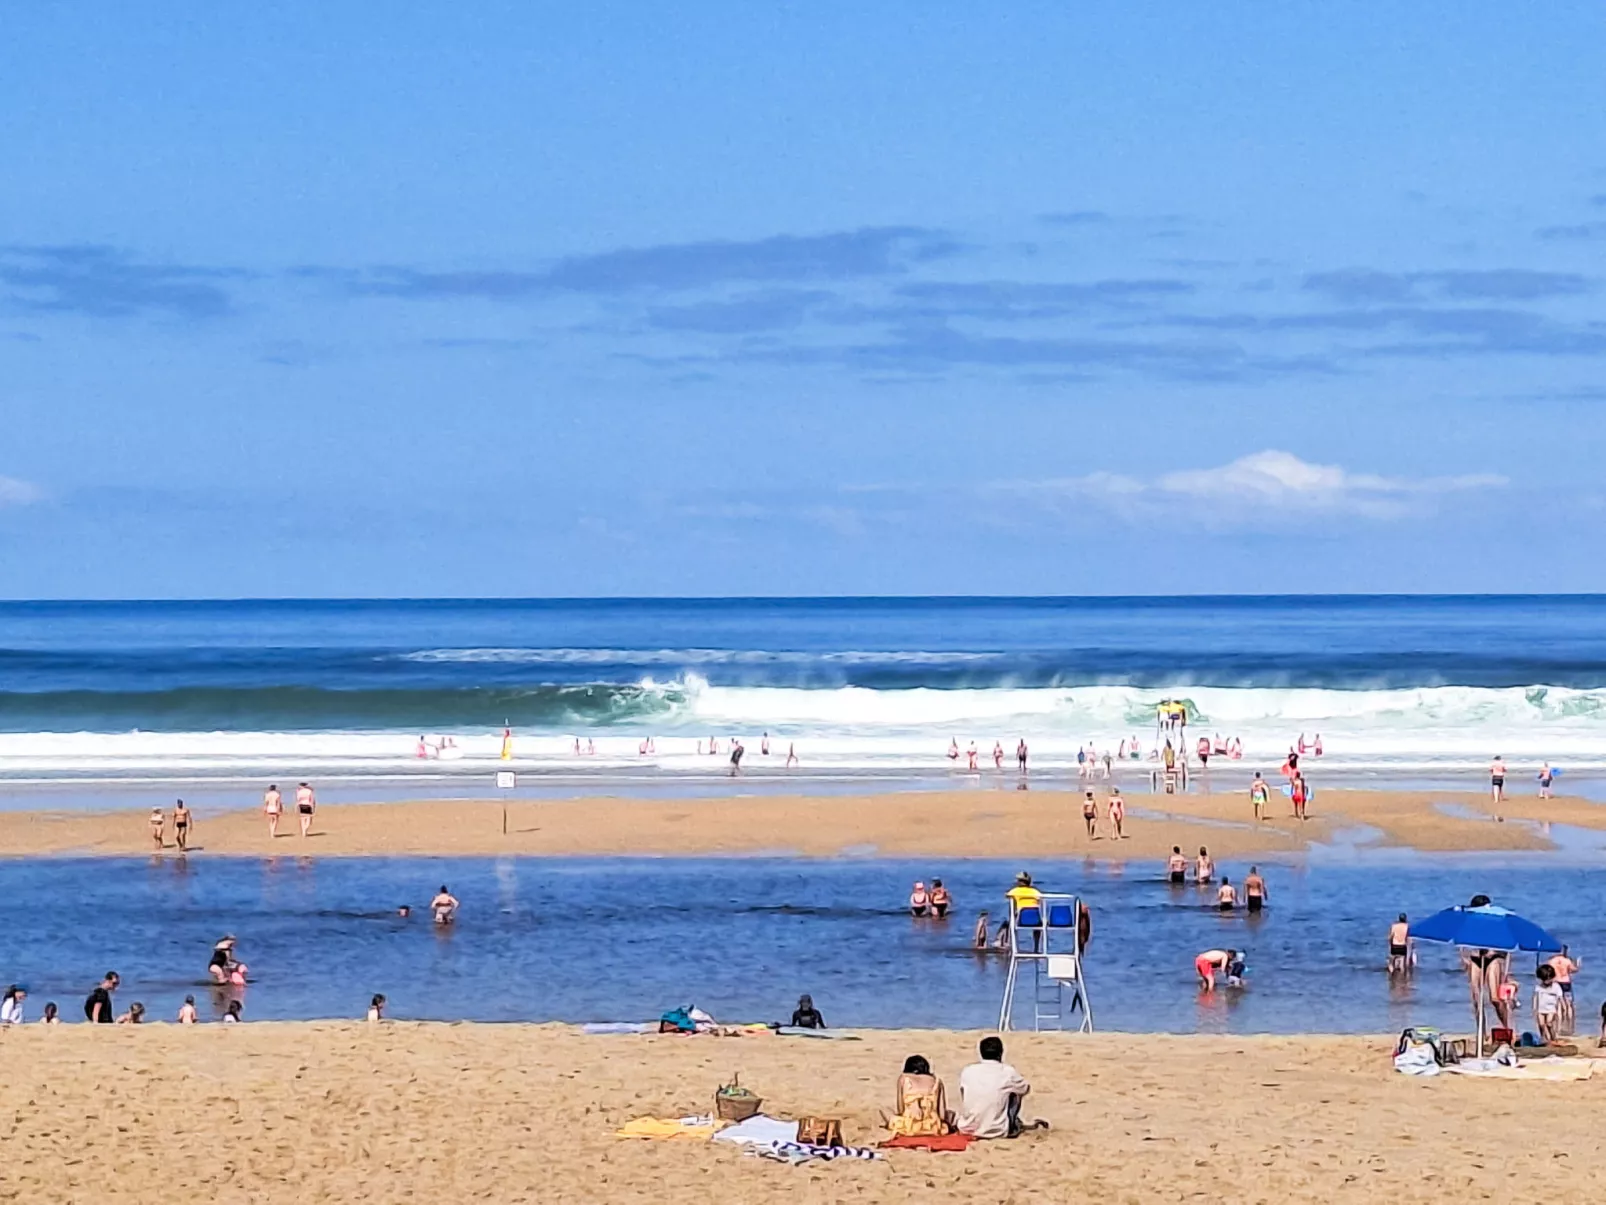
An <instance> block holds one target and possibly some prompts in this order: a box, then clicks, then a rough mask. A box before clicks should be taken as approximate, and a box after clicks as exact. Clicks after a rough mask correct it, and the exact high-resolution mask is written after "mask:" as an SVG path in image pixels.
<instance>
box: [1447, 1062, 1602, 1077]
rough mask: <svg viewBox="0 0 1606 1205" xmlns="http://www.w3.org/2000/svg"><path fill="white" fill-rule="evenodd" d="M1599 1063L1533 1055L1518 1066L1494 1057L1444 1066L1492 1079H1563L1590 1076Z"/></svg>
mask: <svg viewBox="0 0 1606 1205" xmlns="http://www.w3.org/2000/svg"><path fill="white" fill-rule="evenodd" d="M1596 1066H1597V1064H1596V1063H1594V1062H1593V1061H1592V1060H1589V1059H1530V1060H1528V1061H1527V1062H1525V1063H1518V1064H1516V1065H1515V1066H1509V1067H1508V1066H1506V1065H1505V1064H1503V1063H1497V1062H1495V1061H1494V1060H1493V1059H1483V1060H1481V1061H1480V1060H1476V1059H1470V1060H1467V1061H1465V1062H1462V1063H1458V1064H1456V1065H1455V1066H1453V1067H1446V1068H1444V1070H1446V1071H1452V1072H1454V1073H1455V1074H1456V1075H1473V1076H1479V1077H1484V1078H1489V1079H1530V1080H1549V1081H1551V1082H1557V1083H1559V1082H1563V1081H1570V1080H1579V1079H1590V1078H1592V1077H1593V1076H1594V1074H1595V1067H1596Z"/></svg>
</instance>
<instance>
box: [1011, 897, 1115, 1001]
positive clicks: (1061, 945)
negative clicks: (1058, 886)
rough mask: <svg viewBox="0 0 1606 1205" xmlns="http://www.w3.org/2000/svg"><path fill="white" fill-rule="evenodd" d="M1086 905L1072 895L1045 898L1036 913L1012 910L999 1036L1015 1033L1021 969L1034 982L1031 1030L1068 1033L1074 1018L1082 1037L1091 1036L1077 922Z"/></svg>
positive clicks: (1026, 910)
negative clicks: (1024, 969)
mask: <svg viewBox="0 0 1606 1205" xmlns="http://www.w3.org/2000/svg"><path fill="white" fill-rule="evenodd" d="M1081 908H1082V902H1081V900H1080V899H1078V898H1077V897H1076V896H1074V895H1051V894H1049V893H1047V892H1045V893H1043V897H1042V904H1041V906H1040V907H1037V908H1021V909H1019V910H1016V909H1014V908H1011V909H1010V916H1009V977H1008V978H1007V979H1006V980H1005V981H1004V1004H1003V1007H1002V1008H1001V1009H999V1012H998V1028H999V1030H1000V1031H1002V1030H1007V1029H1013V1028H1015V1026H1014V1014H1015V993H1016V991H1017V989H1019V987H1020V985H1021V976H1022V972H1023V967H1022V964H1023V963H1025V964H1029V966H1030V969H1029V970H1028V971H1026V972H1025V973H1027V974H1029V975H1030V976H1031V980H1032V1028H1033V1029H1037V1030H1042V1029H1064V1028H1065V1027H1066V1022H1067V1021H1068V1020H1069V1019H1070V1018H1071V1017H1073V1016H1077V1017H1079V1018H1080V1019H1079V1020H1078V1022H1077V1026H1076V1030H1077V1032H1078V1033H1092V1032H1093V1008H1092V1006H1091V1005H1090V1004H1089V1003H1088V1000H1087V981H1086V980H1085V979H1083V977H1082V939H1081V935H1080V933H1079V931H1078V929H1077V924H1076V918H1077V916H1078V915H1080V913H1081Z"/></svg>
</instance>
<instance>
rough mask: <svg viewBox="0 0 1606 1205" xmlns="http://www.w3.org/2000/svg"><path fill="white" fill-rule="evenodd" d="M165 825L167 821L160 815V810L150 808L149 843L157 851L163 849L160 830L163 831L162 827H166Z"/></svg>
mask: <svg viewBox="0 0 1606 1205" xmlns="http://www.w3.org/2000/svg"><path fill="white" fill-rule="evenodd" d="M166 824H167V820H166V818H165V817H164V816H163V815H162V809H161V808H152V809H151V841H152V842H153V843H154V844H155V846H156V848H157V849H162V848H164V843H163V841H162V829H163V826H164V825H166Z"/></svg>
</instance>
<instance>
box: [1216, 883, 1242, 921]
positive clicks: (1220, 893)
mask: <svg viewBox="0 0 1606 1205" xmlns="http://www.w3.org/2000/svg"><path fill="white" fill-rule="evenodd" d="M1237 907H1238V890H1237V888H1235V887H1234V886H1233V885H1232V880H1231V879H1229V878H1228V877H1227V876H1226V875H1222V876H1221V886H1220V887H1217V888H1216V911H1218V912H1231V911H1233V910H1234V909H1235V908H1237Z"/></svg>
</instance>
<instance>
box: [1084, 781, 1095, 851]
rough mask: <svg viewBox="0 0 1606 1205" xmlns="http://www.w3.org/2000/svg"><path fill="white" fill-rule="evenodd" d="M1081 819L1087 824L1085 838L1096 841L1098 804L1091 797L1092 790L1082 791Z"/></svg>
mask: <svg viewBox="0 0 1606 1205" xmlns="http://www.w3.org/2000/svg"><path fill="white" fill-rule="evenodd" d="M1082 820H1083V821H1084V822H1085V823H1086V824H1087V839H1088V840H1089V841H1097V840H1098V839H1099V835H1098V827H1099V805H1098V802H1097V801H1096V800H1095V799H1094V798H1093V792H1092V791H1087V792H1084V793H1083V796H1082Z"/></svg>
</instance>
